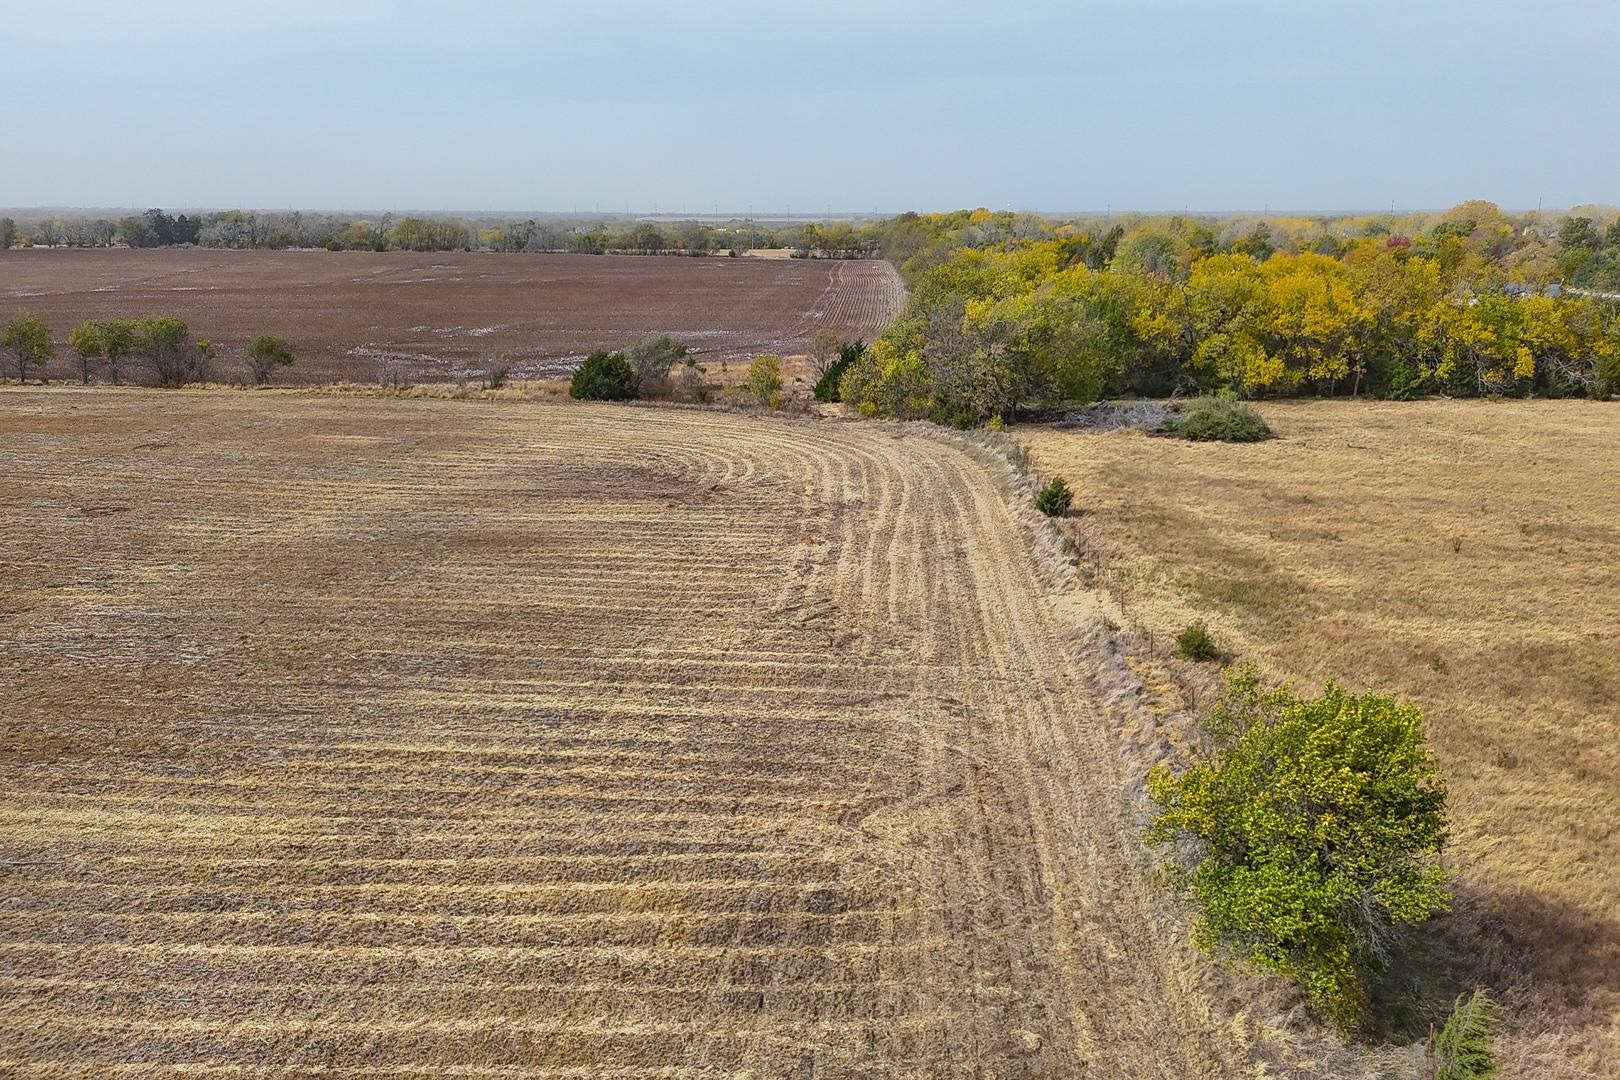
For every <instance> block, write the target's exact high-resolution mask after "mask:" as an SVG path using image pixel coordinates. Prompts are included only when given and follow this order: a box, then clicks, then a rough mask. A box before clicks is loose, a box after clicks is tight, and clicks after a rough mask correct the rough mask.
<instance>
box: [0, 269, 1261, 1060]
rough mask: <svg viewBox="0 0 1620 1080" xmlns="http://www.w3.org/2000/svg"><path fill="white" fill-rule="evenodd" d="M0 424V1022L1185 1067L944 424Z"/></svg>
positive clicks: (297, 1042) (1058, 694)
mask: <svg viewBox="0 0 1620 1080" xmlns="http://www.w3.org/2000/svg"><path fill="white" fill-rule="evenodd" d="M323 258H324V257H323ZM473 261H477V260H473ZM491 262H492V264H496V265H501V264H500V262H499V260H494V259H492V260H491ZM514 265H515V264H514ZM587 265H589V264H587ZM683 265H684V264H683ZM693 265H695V266H701V265H702V264H696V263H694V264H693ZM810 269H812V270H815V271H816V272H824V271H825V267H823V266H814V267H811V268H810ZM692 272H693V273H705V272H706V271H703V270H694V271H692ZM749 272H750V273H752V272H753V271H752V270H750V271H749ZM0 459H3V460H4V462H5V469H4V475H3V477H0V565H3V566H4V567H5V571H4V574H3V575H0V687H3V688H4V693H5V701H4V709H3V715H0V724H3V730H0V909H3V912H4V918H3V919H0V1072H5V1073H6V1074H7V1075H16V1076H114V1075H130V1076H141V1077H148V1076H165V1075H175V1074H178V1073H179V1072H181V1071H183V1070H191V1071H189V1072H188V1073H187V1074H188V1075H192V1074H195V1073H196V1072H201V1071H206V1072H207V1075H210V1076H244V1077H245V1076H267V1075H273V1076H293V1075H299V1076H311V1077H313V1076H403V1075H416V1076H448V1075H455V1076H481V1077H497V1076H498V1077H520V1076H522V1077H528V1076H536V1077H538V1076H571V1077H629V1076H637V1077H641V1076H662V1077H685V1076H718V1075H731V1076H753V1077H784V1076H790V1077H855V1076H863V1077H864V1076H917V1077H937V1076H962V1077H970V1076H971V1077H981V1076H982V1077H1075V1076H1094V1077H1110V1078H1112V1077H1167V1078H1168V1077H1174V1078H1184V1077H1193V1076H1200V1077H1202V1076H1215V1075H1225V1074H1226V1073H1227V1072H1228V1071H1229V1069H1230V1068H1231V1066H1230V1063H1229V1060H1228V1058H1227V1054H1226V1051H1225V1050H1224V1049H1223V1046H1224V1042H1225V1040H1224V1038H1223V1035H1222V1033H1221V1032H1220V1031H1218V1030H1216V1021H1215V1020H1214V1019H1213V1016H1212V1012H1211V1006H1210V1005H1209V1003H1208V1001H1207V1000H1206V999H1205V997H1204V995H1203V993H1202V992H1201V991H1200V990H1199V989H1198V987H1199V982H1198V978H1197V976H1196V964H1195V963H1194V962H1192V961H1191V960H1190V958H1189V957H1188V955H1187V948H1188V946H1187V945H1186V941H1185V932H1184V929H1183V928H1180V927H1179V926H1178V925H1176V924H1175V923H1173V922H1167V921H1166V920H1165V919H1164V918H1163V916H1162V913H1161V912H1160V908H1159V900H1158V899H1157V898H1156V896H1155V894H1154V893H1153V891H1152V887H1151V886H1150V885H1149V884H1148V883H1147V877H1146V875H1145V874H1144V867H1143V865H1142V860H1143V853H1142V850H1141V847H1140V844H1139V843H1138V842H1137V841H1136V840H1135V839H1134V837H1133V833H1132V830H1133V825H1132V824H1131V818H1130V815H1131V813H1132V811H1131V809H1130V807H1129V805H1128V804H1127V801H1126V800H1127V798H1128V796H1127V794H1126V789H1127V786H1128V784H1127V778H1126V777H1125V776H1124V775H1122V773H1123V771H1124V770H1123V767H1122V765H1121V763H1120V759H1119V756H1118V753H1117V751H1116V749H1115V745H1116V742H1115V739H1114V738H1113V736H1112V735H1111V734H1110V733H1109V732H1108V730H1107V729H1106V724H1105V722H1104V721H1103V720H1102V719H1101V716H1100V710H1099V707H1098V706H1097V705H1096V703H1095V701H1094V699H1093V697H1092V693H1093V692H1092V691H1091V690H1089V689H1088V687H1089V686H1090V685H1091V683H1090V682H1089V681H1088V680H1087V679H1086V678H1085V677H1084V673H1083V672H1081V671H1079V670H1077V669H1076V667H1075V664H1074V661H1073V660H1072V659H1071V658H1070V656H1069V655H1068V653H1067V652H1066V650H1065V647H1064V645H1063V636H1064V635H1063V632H1062V631H1061V630H1060V627H1059V624H1058V622H1057V621H1056V618H1055V615H1054V610H1053V607H1052V600H1051V599H1050V597H1049V596H1048V595H1047V594H1046V593H1045V592H1044V591H1043V589H1042V588H1041V587H1040V586H1038V585H1037V583H1036V580H1035V577H1034V574H1033V572H1032V569H1031V563H1030V558H1029V553H1028V549H1027V547H1026V540H1025V539H1024V538H1023V536H1022V534H1021V532H1020V526H1019V524H1018V523H1017V521H1016V520H1015V518H1014V516H1013V515H1012V513H1011V512H1010V511H1009V509H1008V506H1007V503H1006V502H1005V501H1004V499H1003V496H1002V494H1001V490H1000V489H999V488H998V483H999V481H998V479H997V477H996V476H995V474H994V473H993V472H992V471H990V470H989V469H988V468H987V467H986V466H984V465H982V464H980V463H979V462H977V461H976V460H974V459H971V458H969V457H968V456H967V455H965V454H964V453H963V452H962V451H961V450H959V449H956V448H955V447H954V446H953V445H951V444H949V443H946V442H943V441H938V440H935V439H932V438H927V437H921V436H919V435H916V434H906V433H904V432H902V431H900V430H898V429H893V428H887V427H883V426H879V425H868V424H839V423H833V422H822V423H817V422H812V421H801V422H791V421H784V420H772V419H759V418H752V417H748V416H740V415H730V414H717V413H704V412H689V411H676V410H661V409H635V408H623V407H612V406H584V405H577V406H576V405H543V404H525V403H501V402H456V401H433V400H403V399H392V400H390V399H375V398H344V397H314V396H298V395H293V394H284V393H269V394H246V393H230V392H220V391H214V392H183V393H175V394H166V395H159V394H156V393H151V392H143V391H135V390H130V391H122V392H120V391H100V390H90V391H77V390H71V389H51V390H43V391H42V390H34V389H28V390H18V389H11V390H6V391H0Z"/></svg>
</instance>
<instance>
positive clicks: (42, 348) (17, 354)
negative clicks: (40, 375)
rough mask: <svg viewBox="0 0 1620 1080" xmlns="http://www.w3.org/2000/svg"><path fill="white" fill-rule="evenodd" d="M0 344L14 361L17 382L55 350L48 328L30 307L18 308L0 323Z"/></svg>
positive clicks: (25, 380) (42, 364)
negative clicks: (25, 308)
mask: <svg viewBox="0 0 1620 1080" xmlns="http://www.w3.org/2000/svg"><path fill="white" fill-rule="evenodd" d="M0 348H4V349H5V350H6V351H7V352H9V353H10V354H11V357H12V359H13V360H14V361H15V362H16V365H17V381H18V382H27V381H28V375H29V373H30V372H31V371H34V370H35V369H37V368H41V367H44V366H45V361H47V360H49V359H50V358H51V357H52V356H53V355H55V353H56V343H55V342H53V341H52V340H51V328H50V327H49V326H46V325H45V320H44V319H42V318H40V317H39V316H38V315H35V314H34V313H33V312H32V311H19V312H17V314H15V315H13V316H12V317H11V318H9V319H7V320H6V323H5V325H4V326H0Z"/></svg>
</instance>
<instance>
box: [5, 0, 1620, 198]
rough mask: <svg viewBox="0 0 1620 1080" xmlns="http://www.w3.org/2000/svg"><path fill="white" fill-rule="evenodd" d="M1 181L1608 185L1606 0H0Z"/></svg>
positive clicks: (214, 192)
mask: <svg viewBox="0 0 1620 1080" xmlns="http://www.w3.org/2000/svg"><path fill="white" fill-rule="evenodd" d="M0 40H3V41H4V43H5V46H4V52H5V61H4V63H3V64H0V113H3V115H4V124H3V127H0V130H3V134H4V138H3V140H0V146H3V149H0V206H3V205H12V206H27V205H77V206H137V207H141V206H158V205H161V206H169V207H180V206H203V207H215V206H251V207H264V208H271V207H304V208H330V209H339V208H364V209H396V210H397V209H408V208H421V209H552V210H570V209H574V208H578V209H585V210H588V209H592V208H595V207H598V206H600V208H601V209H602V210H604V211H606V210H623V209H624V208H625V207H626V206H627V205H628V206H629V207H631V208H632V209H635V210H638V211H640V210H648V209H651V208H653V207H654V206H655V205H656V207H657V208H658V209H660V210H663V211H675V212H679V211H681V210H682V209H685V210H689V211H693V212H696V211H699V210H701V211H705V212H707V211H712V210H713V209H714V208H715V207H716V206H718V207H719V208H720V209H721V210H746V209H747V208H748V207H749V206H753V207H754V209H755V210H756V211H764V210H766V209H767V208H769V209H776V210H779V209H781V208H784V207H786V206H789V205H791V206H792V207H793V208H794V210H796V211H799V212H804V211H807V210H812V209H814V210H816V211H821V210H824V209H825V208H826V207H827V206H828V204H831V206H832V208H833V209H834V210H875V209H879V210H883V211H893V210H900V209H905V208H909V207H915V208H919V209H943V208H950V207H957V206H979V205H984V206H991V207H997V208H1000V207H1006V206H1011V207H1014V208H1025V209H1048V210H1065V209H1075V210H1078V209H1101V208H1103V207H1105V206H1112V207H1113V208H1114V209H1116V210H1117V209H1121V208H1133V209H1143V210H1161V209H1174V210H1179V209H1182V208H1184V207H1190V208H1192V209H1195V210H1197V209H1204V210H1215V209H1239V208H1242V209H1260V208H1262V207H1266V206H1269V207H1270V208H1271V209H1273V210H1277V209H1285V208H1286V209H1323V210H1326V209H1351V208H1377V207H1388V206H1389V205H1390V203H1391V202H1392V201H1393V202H1394V203H1395V204H1396V205H1397V206H1398V207H1401V208H1419V207H1439V206H1447V205H1450V204H1453V203H1455V202H1458V201H1460V200H1462V199H1464V198H1470V197H1478V198H1486V199H1492V200H1495V201H1497V202H1499V203H1502V204H1504V205H1505V206H1508V207H1511V208H1523V207H1533V206H1535V205H1536V203H1537V200H1538V199H1541V200H1545V203H1546V205H1547V206H1549V207H1555V206H1567V205H1570V204H1572V203H1581V202H1588V201H1606V202H1620V138H1617V135H1620V131H1617V121H1620V69H1617V68H1616V65H1615V61H1614V57H1615V55H1616V45H1617V41H1620V3H1616V2H1615V0H1516V2H1512V3H1506V2H1497V0H1471V2H1456V3H1439V2H1419V0H1404V2H1403V0H1361V2H1340V0H1273V2H1263V0H1244V2H1241V3H1238V2H1234V3H1219V2H1215V0H1184V2H1170V0H1160V2H1153V0H1137V2H1129V3H1127V2H1117V3H1094V2H1093V3H1087V2H1072V3H1023V4H1016V3H1003V4H989V3H984V4H967V3H950V2H940V0H933V2H913V0H904V2H885V0H865V2H845V0H832V2H826V0H799V2H796V3H776V2H772V0H755V2H752V3H746V4H743V3H729V2H728V3H714V2H704V3H697V2H692V3H674V2H671V3H650V2H638V0H579V2H575V3H569V4H552V3H529V4H523V3H515V2H488V3H478V2H466V3H450V2H444V3H426V2H415V0H405V2H396V3H383V2H344V0H325V2H310V0H279V2H274V3H239V2H236V3H233V2H230V0H211V2H202V0H149V2H145V3H140V4H131V3H124V2H122V0H106V2H104V3H89V2H86V0H4V2H3V3H0Z"/></svg>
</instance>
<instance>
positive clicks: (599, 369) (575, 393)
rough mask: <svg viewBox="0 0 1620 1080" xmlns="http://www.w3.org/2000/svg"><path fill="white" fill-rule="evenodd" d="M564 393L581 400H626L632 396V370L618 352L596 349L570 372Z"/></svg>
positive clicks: (634, 375) (634, 390)
mask: <svg viewBox="0 0 1620 1080" xmlns="http://www.w3.org/2000/svg"><path fill="white" fill-rule="evenodd" d="M568 396H569V397H571V398H579V399H580V400H582V401H629V400H630V399H631V398H633V397H635V396H636V373H635V372H634V371H632V370H631V369H630V365H629V364H628V363H626V362H625V359H624V357H622V356H620V355H619V354H618V353H610V352H602V351H601V350H600V349H598V350H597V351H596V352H593V353H591V355H589V356H587V357H586V358H585V362H584V363H583V364H581V365H579V370H578V371H576V372H574V377H573V379H571V380H570V381H569V383H568Z"/></svg>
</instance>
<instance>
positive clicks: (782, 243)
mask: <svg viewBox="0 0 1620 1080" xmlns="http://www.w3.org/2000/svg"><path fill="white" fill-rule="evenodd" d="M877 243H878V235H877V233H876V231H875V230H872V229H869V228H868V229H857V228H855V227H854V226H852V225H851V224H850V223H849V222H845V221H838V222H829V223H827V224H825V225H822V224H808V225H771V224H766V223H760V222H755V221H751V220H742V221H732V222H726V223H724V224H712V223H707V222H698V221H685V222H678V223H674V224H663V225H660V224H658V223H656V222H651V221H637V220H633V219H626V220H619V219H613V220H604V219H600V218H592V219H581V220H566V219H561V220H559V219H548V220H544V221H541V220H535V219H532V218H531V219H526V220H516V219H508V218H497V219H472V220H469V219H465V218H458V217H444V216H437V215H435V216H420V217H418V216H406V217H401V218H397V219H396V218H394V217H393V216H392V215H387V214H385V215H382V216H381V217H379V218H376V219H372V218H364V217H355V216H353V215H343V214H315V213H308V214H306V213H302V212H298V211H292V212H288V213H260V212H250V211H245V210H222V211H217V212H212V213H200V214H195V215H187V214H183V213H182V214H170V213H168V212H167V211H164V210H160V209H153V210H148V211H146V212H145V213H144V214H139V215H130V216H128V217H123V218H119V219H118V220H116V221H114V220H111V219H109V218H98V217H88V216H71V215H70V216H52V217H48V218H41V219H39V220H35V221H24V222H22V223H18V222H17V221H15V220H13V219H11V218H0V250H3V249H5V248H11V247H16V246H19V245H22V246H38V247H79V248H93V247H114V246H124V247H135V248H151V247H176V246H183V245H195V246H198V247H208V248H231V249H264V250H290V249H300V248H324V249H326V250H328V251H529V252H572V253H575V254H582V255H602V254H610V253H616V254H635V255H657V254H682V255H708V254H736V255H740V254H742V253H743V252H745V251H748V250H751V249H753V248H790V249H792V250H793V252H794V254H796V255H798V256H799V257H801V258H872V257H874V255H875V254H876V251H877Z"/></svg>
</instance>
